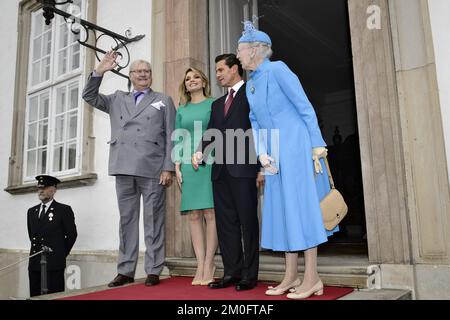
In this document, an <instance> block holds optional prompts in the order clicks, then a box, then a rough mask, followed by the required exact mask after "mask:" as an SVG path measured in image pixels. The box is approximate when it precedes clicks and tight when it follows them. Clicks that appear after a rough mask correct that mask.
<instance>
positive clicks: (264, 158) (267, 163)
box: [259, 154, 278, 174]
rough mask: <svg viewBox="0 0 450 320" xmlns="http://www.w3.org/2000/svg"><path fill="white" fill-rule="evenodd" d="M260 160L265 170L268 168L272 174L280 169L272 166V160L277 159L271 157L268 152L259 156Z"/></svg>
mask: <svg viewBox="0 0 450 320" xmlns="http://www.w3.org/2000/svg"><path fill="white" fill-rule="evenodd" d="M259 162H261V165H262V166H263V168H264V169H265V170H267V171H268V172H269V173H271V174H277V173H278V169H277V168H275V167H274V166H272V162H275V159H273V158H272V157H270V156H269V155H267V154H262V155H260V156H259Z"/></svg>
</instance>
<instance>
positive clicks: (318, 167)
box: [312, 147, 328, 174]
mask: <svg viewBox="0 0 450 320" xmlns="http://www.w3.org/2000/svg"><path fill="white" fill-rule="evenodd" d="M312 153H313V156H312V158H313V160H314V171H315V172H316V174H319V173H323V168H322V164H321V163H320V158H326V156H327V155H328V150H327V149H326V148H324V147H318V148H313V152H312Z"/></svg>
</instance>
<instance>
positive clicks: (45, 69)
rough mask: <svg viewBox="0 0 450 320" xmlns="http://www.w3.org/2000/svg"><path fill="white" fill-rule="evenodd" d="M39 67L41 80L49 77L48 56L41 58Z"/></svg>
mask: <svg viewBox="0 0 450 320" xmlns="http://www.w3.org/2000/svg"><path fill="white" fill-rule="evenodd" d="M41 67H42V68H41V82H44V81H47V80H49V79H50V57H46V58H44V59H43V60H42V64H41Z"/></svg>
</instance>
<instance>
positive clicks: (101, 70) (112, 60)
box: [95, 51, 119, 76]
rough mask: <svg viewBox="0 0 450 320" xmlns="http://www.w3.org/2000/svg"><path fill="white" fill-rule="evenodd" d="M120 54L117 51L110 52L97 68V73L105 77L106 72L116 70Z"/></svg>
mask: <svg viewBox="0 0 450 320" xmlns="http://www.w3.org/2000/svg"><path fill="white" fill-rule="evenodd" d="M118 56H119V54H118V53H117V52H115V51H109V52H107V53H106V54H105V56H104V57H103V59H102V60H101V61H100V63H99V64H98V66H97V68H95V72H96V73H97V74H98V75H99V76H103V75H104V74H105V73H106V72H108V71H111V70H114V69H115V68H116V67H117V66H118V65H119V63H118V62H117V61H116V60H117V57H118Z"/></svg>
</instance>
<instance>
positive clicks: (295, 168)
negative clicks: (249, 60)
mask: <svg viewBox="0 0 450 320" xmlns="http://www.w3.org/2000/svg"><path fill="white" fill-rule="evenodd" d="M247 97H248V101H249V103H250V121H251V123H252V127H253V133H254V135H255V144H256V150H257V152H258V155H261V154H264V153H267V154H269V155H271V156H272V157H273V158H274V159H275V166H276V167H277V168H278V169H279V174H277V175H272V176H271V175H268V176H266V184H265V190H264V205H263V218H262V239H261V246H262V247H263V248H265V249H271V250H274V251H304V250H307V249H311V248H314V247H317V246H318V245H319V244H321V243H324V242H326V241H327V240H328V238H327V237H328V235H330V234H332V233H333V232H335V231H337V229H336V230H333V232H330V233H327V231H326V230H325V227H324V225H323V220H322V213H321V210H320V199H321V198H323V197H324V196H325V195H326V194H327V193H328V191H329V190H330V186H329V184H328V177H327V174H326V172H324V174H319V175H317V176H315V174H314V164H313V161H312V148H315V147H325V146H326V144H325V141H324V140H323V138H322V134H321V132H320V128H319V125H318V121H317V117H316V114H315V112H314V109H313V107H312V105H311V103H310V102H309V100H308V98H307V97H306V94H305V92H304V90H303V88H302V85H301V84H300V81H299V79H298V77H297V76H296V75H295V74H294V73H293V72H292V71H291V70H290V69H289V68H288V67H287V66H286V64H284V63H283V62H270V61H269V60H265V61H264V62H263V63H262V64H261V65H260V66H259V68H258V69H257V70H256V71H254V72H252V73H251V74H250V79H249V81H248V82H247ZM262 129H267V130H268V131H266V132H267V134H265V132H264V131H265V130H262ZM271 129H275V131H273V130H271ZM277 135H278V139H276V136H277ZM277 141H279V143H277ZM322 164H323V162H322ZM323 168H324V170H325V166H324V165H323Z"/></svg>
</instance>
